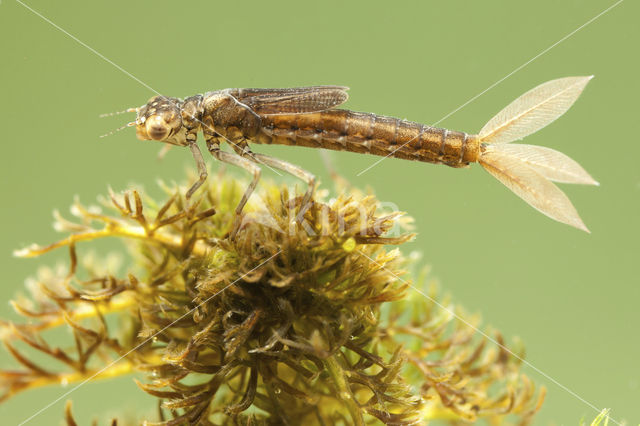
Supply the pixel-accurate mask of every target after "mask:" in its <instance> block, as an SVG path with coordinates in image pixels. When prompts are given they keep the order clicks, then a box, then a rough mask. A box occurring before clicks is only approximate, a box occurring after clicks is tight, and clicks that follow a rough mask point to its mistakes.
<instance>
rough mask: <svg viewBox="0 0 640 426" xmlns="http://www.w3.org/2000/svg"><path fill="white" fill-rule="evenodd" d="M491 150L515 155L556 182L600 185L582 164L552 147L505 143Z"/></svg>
mask: <svg viewBox="0 0 640 426" xmlns="http://www.w3.org/2000/svg"><path fill="white" fill-rule="evenodd" d="M490 150H491V151H495V152H500V153H502V154H505V155H508V156H511V157H515V158H517V159H519V160H521V161H522V162H523V163H525V164H526V165H527V166H528V167H529V168H531V169H533V170H535V171H536V172H538V173H540V174H541V175H542V176H544V177H546V178H547V179H549V180H552V181H554V182H562V183H581V184H585V185H599V184H598V182H597V181H596V180H595V179H593V178H592V177H591V176H590V175H589V173H587V172H586V170H585V169H583V168H582V166H580V164H578V163H577V162H575V161H574V160H572V159H571V158H569V157H568V156H567V155H565V154H563V153H561V152H558V151H556V150H554V149H551V148H545V147H542V146H535V145H524V144H503V145H494V146H492V147H491V149H490Z"/></svg>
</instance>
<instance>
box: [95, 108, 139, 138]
mask: <svg viewBox="0 0 640 426" xmlns="http://www.w3.org/2000/svg"><path fill="white" fill-rule="evenodd" d="M113 114H114V115H115V114H118V113H113ZM135 125H136V122H135V121H132V122H130V123H127V124H125V125H124V126H122V127H118V128H117V129H115V130H112V131H110V132H109V133H105V134H104V135H100V137H101V138H106V137H107V136H111V135H113V134H114V133H118V132H119V131H120V130H122V129H126V128H127V127H132V126H135Z"/></svg>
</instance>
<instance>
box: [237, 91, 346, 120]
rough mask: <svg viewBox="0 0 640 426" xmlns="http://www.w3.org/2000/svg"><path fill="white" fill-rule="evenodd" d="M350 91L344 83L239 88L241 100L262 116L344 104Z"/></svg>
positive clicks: (304, 111)
mask: <svg viewBox="0 0 640 426" xmlns="http://www.w3.org/2000/svg"><path fill="white" fill-rule="evenodd" d="M347 90H349V88H348V87H344V86H310V87H293V88H289V89H238V92H237V99H238V101H239V102H242V103H243V104H245V105H247V106H248V107H249V108H251V109H252V110H253V111H255V112H256V114H260V115H275V114H302V113H307V112H319V111H326V110H328V109H331V108H335V107H337V106H338V105H341V104H343V103H344V102H346V100H347V99H348V98H349V95H348V94H347Z"/></svg>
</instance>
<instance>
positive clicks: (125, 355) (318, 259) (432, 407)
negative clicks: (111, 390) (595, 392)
mask: <svg viewBox="0 0 640 426" xmlns="http://www.w3.org/2000/svg"><path fill="white" fill-rule="evenodd" d="M212 182H215V183H212ZM261 187H262V190H261V192H260V193H259V194H258V195H259V197H254V198H252V201H251V202H250V203H249V204H248V206H247V208H246V209H245V213H244V216H243V217H242V218H241V220H240V221H237V220H236V218H235V216H234V208H235V206H236V205H237V202H238V200H239V198H240V196H241V195H242V188H243V186H242V183H238V182H236V181H234V180H233V179H231V178H224V177H222V176H219V177H218V179H216V180H213V179H210V180H209V186H208V187H207V188H206V190H205V191H203V192H202V195H201V197H200V198H199V199H198V200H197V201H193V200H192V202H187V201H186V200H185V199H184V197H183V196H182V194H183V193H184V192H185V188H186V185H185V186H184V187H173V188H170V187H167V186H166V185H163V188H164V190H165V191H166V193H167V197H168V199H167V200H166V201H164V202H163V203H156V202H154V201H153V200H151V199H145V200H143V197H142V196H141V195H140V194H139V193H138V192H137V191H135V190H131V191H128V192H126V193H125V194H124V195H122V196H118V195H115V194H113V193H111V197H110V198H111V200H110V202H109V203H106V204H110V205H111V207H112V208H113V209H114V210H115V211H116V213H117V214H115V215H106V214H103V213H101V212H100V211H99V209H97V208H88V207H85V206H83V205H81V204H80V203H79V202H76V203H75V204H74V206H73V208H72V213H73V214H74V215H75V216H77V217H78V219H79V221H78V222H77V223H75V222H70V221H67V220H65V219H63V218H62V217H60V215H56V220H57V222H56V228H57V229H59V230H62V231H65V232H68V233H69V235H68V236H67V237H66V238H64V239H63V240H61V241H59V242H57V243H54V244H52V245H50V246H47V247H38V246H32V247H29V248H27V249H24V250H20V251H18V252H17V253H16V254H17V255H19V256H24V257H29V256H36V255H39V254H41V253H44V252H48V251H50V250H53V249H55V248H58V247H61V246H67V247H68V249H69V252H70V257H71V262H70V268H69V270H68V271H62V270H59V269H58V270H48V269H45V270H42V271H41V272H40V273H39V275H38V277H37V278H36V279H34V280H32V281H31V282H30V284H29V288H30V290H31V292H32V297H31V298H30V299H26V298H23V299H22V300H18V301H16V302H14V307H15V308H16V310H17V311H18V313H20V314H21V315H23V316H25V317H27V318H29V322H27V323H24V324H13V323H9V322H4V323H2V329H1V330H0V333H1V336H2V338H3V341H4V343H5V346H6V348H7V350H8V351H9V352H10V353H11V355H13V357H14V358H15V359H16V361H17V362H18V363H19V364H21V365H22V368H21V369H19V370H2V371H0V384H1V385H2V388H3V389H4V393H3V396H2V398H3V399H6V398H9V397H11V396H12V395H14V394H16V393H17V392H20V391H24V390H28V389H31V388H35V387H39V386H43V385H48V384H61V383H65V384H69V383H71V384H74V383H76V384H77V383H82V382H83V381H85V380H87V379H91V380H93V379H98V378H108V377H114V376H119V375H123V374H130V373H133V372H145V373H147V374H148V378H147V380H144V381H143V382H138V386H139V387H140V388H141V389H142V390H143V391H145V392H147V393H149V394H151V395H153V396H156V397H157V398H158V400H159V403H160V411H159V415H158V418H155V419H144V420H145V421H146V422H147V423H148V424H164V425H182V424H202V425H206V424H288V425H295V424H302V423H305V424H310V425H311V424H319V425H327V424H356V425H364V424H379V423H384V424H390V425H404V424H415V423H421V422H427V421H429V420H434V419H442V420H448V421H451V422H454V423H455V422H458V421H473V420H476V419H478V418H481V417H485V418H488V419H490V420H491V421H493V422H500V421H501V420H505V419H507V417H506V416H508V415H510V414H514V415H516V416H517V417H516V418H517V419H519V420H517V421H518V422H520V423H527V422H529V420H530V419H531V417H532V416H533V414H534V413H535V411H536V410H537V409H538V408H539V406H540V404H541V402H542V395H543V394H544V392H540V393H539V396H538V397H537V398H536V397H534V394H535V392H534V387H533V384H532V383H531V382H530V381H529V380H528V379H527V378H526V377H525V376H523V375H521V374H520V372H519V364H518V362H517V359H516V358H514V357H512V356H511V355H510V354H509V353H508V352H507V351H505V350H504V349H500V348H495V347H494V348H492V349H485V344H486V343H488V342H486V341H485V340H484V339H482V338H480V337H479V336H477V334H476V333H475V329H474V328H472V327H471V326H470V325H469V323H468V322H463V321H461V320H459V319H457V317H456V316H454V315H453V314H452V312H453V310H454V309H457V308H455V307H454V306H453V305H451V304H450V303H449V302H448V301H446V300H445V301H443V302H442V303H444V304H445V305H446V306H447V309H441V308H440V307H438V306H436V305H435V304H434V300H435V298H436V296H437V295H436V294H435V293H434V292H432V293H430V294H429V295H428V296H429V298H425V297H423V295H420V294H419V293H416V292H415V291H414V290H412V289H411V288H410V286H411V285H410V284H409V282H407V281H405V280H404V279H403V278H401V277H402V276H403V275H404V271H403V268H404V267H405V266H406V261H405V259H404V258H403V257H402V256H401V254H400V252H399V251H398V250H397V249H393V250H387V249H386V248H385V245H389V244H396V245H397V244H402V243H403V242H405V241H407V240H409V239H410V238H411V237H412V235H409V234H404V235H395V236H393V235H389V234H390V233H391V231H396V230H397V228H398V224H399V223H400V224H401V223H406V222H407V219H406V218H401V214H400V213H398V212H391V213H390V214H380V213H378V206H379V202H378V201H377V200H376V199H375V198H374V197H372V196H363V195H362V194H361V193H359V192H358V191H356V190H353V189H349V190H346V191H343V192H344V193H343V195H340V196H338V197H337V198H335V199H333V200H330V201H327V200H325V197H323V196H322V193H320V195H316V198H315V199H314V200H313V202H312V204H311V207H310V208H309V209H308V210H307V211H306V213H305V215H304V220H303V221H300V220H297V217H296V215H297V214H298V212H299V209H300V205H301V204H302V201H301V199H300V198H293V199H290V195H289V193H288V191H287V190H286V189H283V188H279V187H276V186H273V185H269V184H262V185H261ZM258 199H259V200H258ZM258 201H260V202H258ZM232 228H233V229H235V230H236V231H237V232H235V235H234V237H233V238H230V237H229V235H230V230H231V229H232ZM107 236H115V237H119V238H121V239H123V240H125V241H126V242H127V243H128V246H129V250H128V254H127V255H126V257H127V258H128V259H129V260H128V264H129V266H130V268H131V269H130V272H128V273H127V274H125V275H122V276H117V275H115V274H114V272H113V269H110V268H109V267H108V265H107V264H106V263H108V262H107V261H106V258H104V259H100V260H98V259H97V258H92V257H90V256H86V255H85V256H79V255H78V253H77V250H76V246H77V245H78V243H80V242H83V241H89V240H95V239H97V238H102V237H107ZM456 312H458V313H459V314H460V315H462V316H465V317H466V314H464V313H463V312H462V311H456ZM107 316H116V317H117V318H118V319H119V320H120V321H119V322H118V324H120V326H119V327H117V328H114V327H111V328H109V327H107V323H109V324H113V322H111V321H107V320H106V317H107ZM466 321H471V322H473V324H477V318H476V319H473V318H472V319H468V320H466ZM63 325H66V326H67V327H69V328H70V329H71V331H72V332H73V337H74V341H73V342H71V344H70V345H68V344H66V343H64V342H56V343H55V344H53V343H49V342H48V341H47V340H45V338H44V337H43V336H42V333H43V332H44V331H45V330H48V329H52V328H55V327H60V326H63ZM500 341H501V340H500ZM28 347H30V349H29V348H28ZM34 350H35V351H38V352H41V353H44V354H46V355H48V356H49V357H50V358H52V359H57V360H59V361H62V362H63V364H64V365H66V369H63V370H55V369H53V368H52V367H50V366H49V365H48V364H47V365H40V364H37V363H36V362H34V361H32V359H31V357H30V355H29V352H30V351H31V352H32V351H34ZM66 413H67V414H66V419H67V423H68V424H75V420H73V416H72V414H71V408H70V406H68V407H67V411H66ZM516 418H514V419H516Z"/></svg>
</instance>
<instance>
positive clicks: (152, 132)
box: [145, 115, 171, 141]
mask: <svg viewBox="0 0 640 426" xmlns="http://www.w3.org/2000/svg"><path fill="white" fill-rule="evenodd" d="M145 128H146V129H147V135H149V137H150V138H151V139H153V140H156V141H161V140H164V139H165V138H166V137H167V136H169V132H170V131H171V129H170V128H169V124H168V123H167V122H166V121H164V119H163V118H162V117H160V116H159V115H153V116H151V117H149V118H148V119H147V120H146V122H145Z"/></svg>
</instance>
